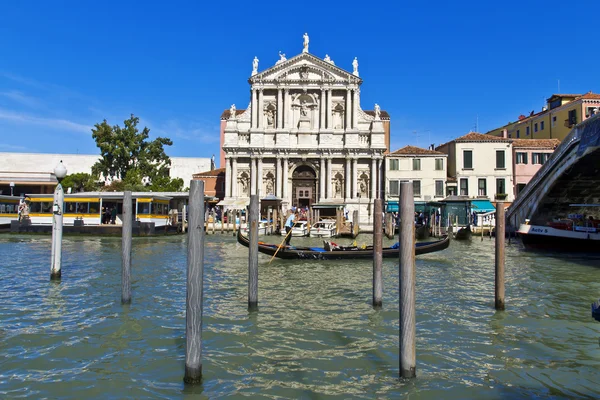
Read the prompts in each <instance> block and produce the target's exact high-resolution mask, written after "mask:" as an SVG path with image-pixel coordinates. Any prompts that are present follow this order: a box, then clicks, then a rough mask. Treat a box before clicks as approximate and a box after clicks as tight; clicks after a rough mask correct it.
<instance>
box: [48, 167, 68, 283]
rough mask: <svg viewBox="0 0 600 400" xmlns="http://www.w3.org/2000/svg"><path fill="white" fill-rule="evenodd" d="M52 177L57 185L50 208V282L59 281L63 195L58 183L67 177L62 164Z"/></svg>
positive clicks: (56, 168)
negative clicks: (54, 177) (56, 181)
mask: <svg viewBox="0 0 600 400" xmlns="http://www.w3.org/2000/svg"><path fill="white" fill-rule="evenodd" d="M54 175H55V176H56V180H58V184H57V185H56V189H54V204H53V206H52V266H51V269H50V280H60V275H61V272H60V264H61V258H62V228H63V205H64V200H65V194H64V192H63V188H62V185H61V184H60V182H61V181H62V180H63V178H64V177H65V176H67V169H66V168H65V166H64V165H63V163H62V160H61V161H60V163H59V164H58V165H57V166H56V167H55V168H54Z"/></svg>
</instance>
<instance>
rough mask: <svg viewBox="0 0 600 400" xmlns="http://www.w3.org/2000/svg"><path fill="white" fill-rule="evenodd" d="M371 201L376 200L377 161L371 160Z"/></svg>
mask: <svg viewBox="0 0 600 400" xmlns="http://www.w3.org/2000/svg"><path fill="white" fill-rule="evenodd" d="M370 198H371V199H376V198H377V160H376V159H374V158H373V159H371V196H370Z"/></svg>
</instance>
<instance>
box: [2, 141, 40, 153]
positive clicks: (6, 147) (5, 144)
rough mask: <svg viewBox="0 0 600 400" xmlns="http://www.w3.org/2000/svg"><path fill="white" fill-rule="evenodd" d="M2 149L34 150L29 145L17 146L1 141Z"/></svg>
mask: <svg viewBox="0 0 600 400" xmlns="http://www.w3.org/2000/svg"><path fill="white" fill-rule="evenodd" d="M0 150H2V151H27V152H31V151H34V150H33V149H32V148H31V147H29V146H15V145H12V144H7V143H0Z"/></svg>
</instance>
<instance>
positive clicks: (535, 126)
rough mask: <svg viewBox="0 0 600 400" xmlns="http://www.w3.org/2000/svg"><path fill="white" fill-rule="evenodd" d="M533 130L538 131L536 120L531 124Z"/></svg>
mask: <svg viewBox="0 0 600 400" xmlns="http://www.w3.org/2000/svg"><path fill="white" fill-rule="evenodd" d="M533 131H534V132H537V131H538V124H537V122H536V123H535V125H533Z"/></svg>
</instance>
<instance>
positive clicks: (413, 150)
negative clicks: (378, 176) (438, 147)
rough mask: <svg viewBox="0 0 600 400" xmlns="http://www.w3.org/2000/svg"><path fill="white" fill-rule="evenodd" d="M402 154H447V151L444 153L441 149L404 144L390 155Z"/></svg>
mask: <svg viewBox="0 0 600 400" xmlns="http://www.w3.org/2000/svg"><path fill="white" fill-rule="evenodd" d="M402 154H407V155H414V154H419V155H446V153H442V152H440V151H435V150H429V149H423V148H421V147H416V146H404V147H403V148H401V149H399V150H396V151H394V152H392V153H390V154H388V156H393V155H402Z"/></svg>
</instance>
